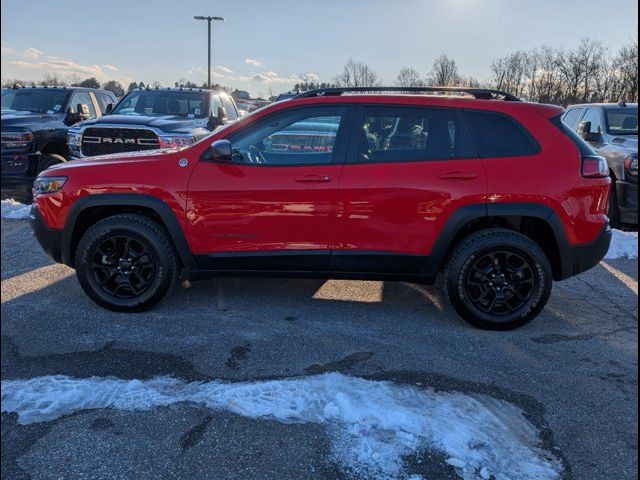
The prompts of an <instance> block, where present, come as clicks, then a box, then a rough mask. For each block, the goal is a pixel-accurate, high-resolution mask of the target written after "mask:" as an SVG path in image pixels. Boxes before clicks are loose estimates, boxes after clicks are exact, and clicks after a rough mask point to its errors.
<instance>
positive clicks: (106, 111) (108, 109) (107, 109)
mask: <svg viewBox="0 0 640 480" xmlns="http://www.w3.org/2000/svg"><path fill="white" fill-rule="evenodd" d="M111 110H113V103H108V104H107V108H105V109H104V113H105V114H107V113H111Z"/></svg>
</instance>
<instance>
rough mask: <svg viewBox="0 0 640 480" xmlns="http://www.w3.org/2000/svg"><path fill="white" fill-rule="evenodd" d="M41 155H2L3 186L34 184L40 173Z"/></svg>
mask: <svg viewBox="0 0 640 480" xmlns="http://www.w3.org/2000/svg"><path fill="white" fill-rule="evenodd" d="M39 160H40V153H12V154H3V155H2V185H3V186H4V185H15V184H20V183H24V182H25V181H29V182H32V181H33V179H34V178H35V177H36V174H37V173H38V161H39Z"/></svg>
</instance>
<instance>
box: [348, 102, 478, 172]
mask: <svg viewBox="0 0 640 480" xmlns="http://www.w3.org/2000/svg"><path fill="white" fill-rule="evenodd" d="M387 108H389V109H402V110H410V109H412V110H445V111H449V112H452V113H453V114H455V116H456V120H457V121H458V127H459V128H460V139H464V138H467V139H468V143H467V144H466V145H465V144H463V142H462V141H459V142H458V152H457V155H456V156H455V157H450V158H421V159H404V160H397V161H392V160H389V161H388V160H369V161H362V160H360V158H361V154H362V152H361V151H360V149H361V148H360V142H359V134H360V130H359V129H360V128H361V127H362V125H361V124H362V120H363V119H364V114H365V111H366V110H367V109H387ZM349 124H350V132H349V148H348V152H347V155H346V156H345V159H346V161H345V165H370V164H385V163H417V162H445V161H447V162H449V161H451V162H454V161H456V160H470V159H474V158H480V156H479V154H478V151H477V148H476V146H475V142H474V140H473V136H472V135H471V127H470V126H469V123H468V120H467V118H466V115H464V113H463V111H462V110H461V109H456V108H447V107H440V106H432V105H397V104H387V103H381V104H375V105H366V104H359V105H354V109H353V112H352V119H351V121H350V122H349Z"/></svg>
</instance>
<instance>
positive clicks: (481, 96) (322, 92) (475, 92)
mask: <svg viewBox="0 0 640 480" xmlns="http://www.w3.org/2000/svg"><path fill="white" fill-rule="evenodd" d="M345 93H361V94H366V93H411V94H420V93H464V94H467V95H471V96H472V97H474V98H476V99H478V100H505V101H509V102H520V101H521V100H520V99H519V98H518V97H516V96H515V95H511V94H510V93H507V92H502V91H500V90H493V89H490V88H472V87H332V88H319V89H316V90H309V91H308V92H302V93H301V94H299V95H297V96H296V97H295V98H296V99H297V98H310V97H322V96H339V95H342V94H345Z"/></svg>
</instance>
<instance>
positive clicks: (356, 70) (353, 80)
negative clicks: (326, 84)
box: [334, 58, 380, 87]
mask: <svg viewBox="0 0 640 480" xmlns="http://www.w3.org/2000/svg"><path fill="white" fill-rule="evenodd" d="M334 81H335V83H336V84H337V85H338V86H339V87H375V86H378V85H380V80H379V78H378V74H377V73H376V72H375V71H374V70H373V69H372V68H371V67H370V66H369V65H367V64H366V63H362V62H356V61H355V60H353V59H352V58H350V59H349V60H347V63H345V65H344V67H343V69H342V73H341V74H340V75H338V76H336V77H335V80H334Z"/></svg>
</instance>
